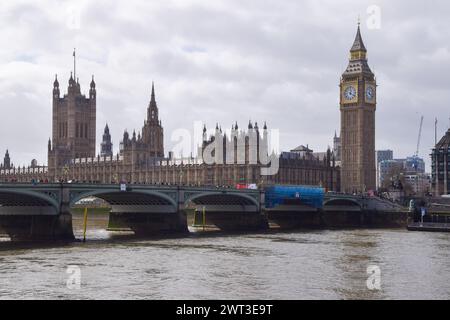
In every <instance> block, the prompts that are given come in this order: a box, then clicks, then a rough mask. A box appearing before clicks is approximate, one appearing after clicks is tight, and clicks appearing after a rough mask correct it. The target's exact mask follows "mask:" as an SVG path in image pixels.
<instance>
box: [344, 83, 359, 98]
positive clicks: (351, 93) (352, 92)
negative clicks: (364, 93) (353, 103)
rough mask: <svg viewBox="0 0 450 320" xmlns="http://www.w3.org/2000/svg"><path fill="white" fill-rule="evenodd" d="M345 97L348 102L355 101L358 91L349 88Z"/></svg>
mask: <svg viewBox="0 0 450 320" xmlns="http://www.w3.org/2000/svg"><path fill="white" fill-rule="evenodd" d="M344 97H345V99H346V100H353V99H355V97H356V89H355V88H354V87H352V86H349V87H347V89H345V91H344Z"/></svg>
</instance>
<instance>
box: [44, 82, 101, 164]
mask: <svg viewBox="0 0 450 320" xmlns="http://www.w3.org/2000/svg"><path fill="white" fill-rule="evenodd" d="M96 95H97V93H96V89H95V82H94V77H92V81H91V84H90V90H89V98H86V96H85V95H83V94H81V88H80V83H79V82H78V79H77V81H75V79H74V78H73V76H72V74H71V75H70V79H69V86H68V88H67V94H65V95H64V96H63V97H61V96H60V90H59V82H58V79H57V78H56V79H55V82H54V83H53V119H52V139H51V140H49V142H48V166H49V169H50V171H51V170H54V169H55V168H58V167H63V166H65V165H68V164H69V163H70V162H71V161H72V159H75V158H89V157H95V155H96V153H95V144H96V143H95V134H96V114H97V113H96V104H97V103H96Z"/></svg>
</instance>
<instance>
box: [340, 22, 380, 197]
mask: <svg viewBox="0 0 450 320" xmlns="http://www.w3.org/2000/svg"><path fill="white" fill-rule="evenodd" d="M340 89H341V90H340V91H341V97H340V110H341V143H342V151H341V156H342V168H341V191H343V192H347V193H353V192H366V191H368V190H375V185H376V182H375V180H376V167H375V110H376V103H377V98H376V89H377V85H376V80H375V75H374V74H373V73H372V71H371V70H370V67H369V65H368V63H367V50H366V47H365V46H364V43H363V40H362V37H361V30H360V27H359V23H358V31H357V33H356V39H355V42H354V43H353V46H352V48H351V50H350V62H349V64H348V67H347V69H346V70H345V72H344V73H343V74H342V78H341V83H340Z"/></svg>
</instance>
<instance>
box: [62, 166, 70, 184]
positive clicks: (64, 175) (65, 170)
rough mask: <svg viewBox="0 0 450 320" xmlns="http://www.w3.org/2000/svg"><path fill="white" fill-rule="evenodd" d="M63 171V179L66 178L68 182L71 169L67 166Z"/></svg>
mask: <svg viewBox="0 0 450 320" xmlns="http://www.w3.org/2000/svg"><path fill="white" fill-rule="evenodd" d="M62 171H63V178H65V180H66V181H67V177H68V175H69V167H68V166H67V165H65V166H64V167H63V168H62Z"/></svg>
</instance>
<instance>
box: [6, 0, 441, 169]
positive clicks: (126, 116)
mask: <svg viewBox="0 0 450 320" xmlns="http://www.w3.org/2000/svg"><path fill="white" fill-rule="evenodd" d="M372 5H376V6H378V7H379V8H380V10H381V12H380V17H381V20H380V21H378V20H377V19H376V18H377V14H376V13H375V14H373V11H371V13H368V8H369V7H370V6H372ZM449 13H450V4H449V3H448V1H446V0H441V1H439V0H436V1H433V2H432V3H431V2H430V1H418V0H416V1H411V0H401V1H400V0H396V1H392V0H389V1H387V0H386V1H375V0H371V1H361V0H357V1H356V0H354V1H351V0H340V1H336V0H322V1H320V0H310V1H300V0H292V1H288V0H284V1H279V0H273V1H272V0H245V1H243V0H236V1H235V0H223V1H215V0H208V1H206V0H203V1H199V0H176V1H168V0H164V1H155V0H152V1H137V0H127V1H112V0H97V1H56V0H55V1H36V0H33V1H31V0H30V1H23V0H18V1H6V0H1V1H0V42H1V43H0V153H1V158H3V154H4V150H5V149H6V148H9V150H10V153H11V157H12V161H13V162H14V163H16V164H21V165H22V164H26V165H28V164H29V163H30V161H31V159H33V158H36V159H37V160H38V162H39V163H41V164H42V163H46V162H47V158H46V157H47V155H46V153H47V140H48V138H49V137H50V135H51V96H52V84H53V80H54V76H55V74H58V79H59V81H60V87H61V89H62V91H63V93H65V92H66V90H67V81H68V78H69V76H70V71H71V70H72V68H73V66H72V65H73V61H72V51H73V48H74V47H76V48H77V57H78V59H77V75H78V76H79V78H80V83H81V89H82V91H83V92H84V93H86V94H88V89H89V82H90V78H91V75H92V74H94V75H95V80H96V83H97V144H98V145H99V144H100V142H101V141H100V140H101V134H102V132H103V128H104V125H105V123H106V122H108V124H109V126H110V129H111V133H112V139H113V143H114V149H115V150H117V149H118V145H119V141H120V139H121V137H122V135H123V130H124V129H128V131H130V132H131V131H132V130H133V129H134V128H136V129H137V130H140V129H141V127H142V125H143V122H144V118H145V115H146V108H147V105H148V102H149V99H150V92H151V82H152V80H153V81H155V89H156V98H157V102H158V106H159V109H160V117H161V119H162V123H163V126H164V130H165V145H166V152H167V151H169V149H170V147H171V146H172V145H173V142H171V135H172V132H174V130H176V129H179V128H185V129H188V130H192V128H193V123H194V121H203V122H205V123H206V124H207V126H208V127H214V126H215V123H216V122H219V123H220V124H221V125H222V127H223V128H229V127H231V125H232V123H234V122H235V121H236V120H237V121H238V122H239V124H240V126H241V127H243V126H246V125H247V123H248V120H249V119H251V120H253V121H258V122H260V123H262V122H264V120H267V122H268V126H269V128H276V129H279V130H280V134H281V148H282V149H283V150H289V149H292V148H294V147H296V146H297V145H300V144H305V145H306V144H309V146H310V147H311V148H312V149H314V150H315V151H325V150H326V148H327V146H328V145H332V138H333V135H334V132H335V130H338V131H339V129H340V128H339V126H340V118H339V88H338V85H339V79H340V75H341V74H342V72H343V71H344V70H345V67H346V65H347V63H348V55H349V49H350V47H351V45H352V42H353V40H354V37H355V33H356V26H357V19H358V15H361V27H362V35H363V39H364V42H365V45H366V47H367V49H368V56H369V65H370V66H371V68H372V70H373V71H374V73H375V74H376V77H377V81H378V85H379V87H378V106H377V115H376V128H377V133H376V137H377V140H376V146H377V149H386V148H389V149H393V150H394V155H395V157H406V156H409V155H412V154H413V153H414V152H415V149H416V143H417V136H418V131H419V122H420V116H421V115H422V114H423V115H424V116H425V122H424V129H423V130H424V131H423V137H422V143H421V147H420V155H421V156H422V157H424V158H425V160H426V161H427V163H428V164H429V159H428V158H429V156H428V154H429V153H430V149H431V148H432V146H433V143H434V119H435V117H438V118H439V125H438V136H439V137H440V136H441V135H442V134H444V132H445V131H446V130H447V128H448V126H449V117H450V90H449V89H450V86H449V85H450V49H449V43H450V19H449V18H448V14H449ZM374 18H375V19H376V20H374ZM378 22H381V24H380V25H379V28H378V26H377V24H378ZM98 148H99V147H97V150H98Z"/></svg>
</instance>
